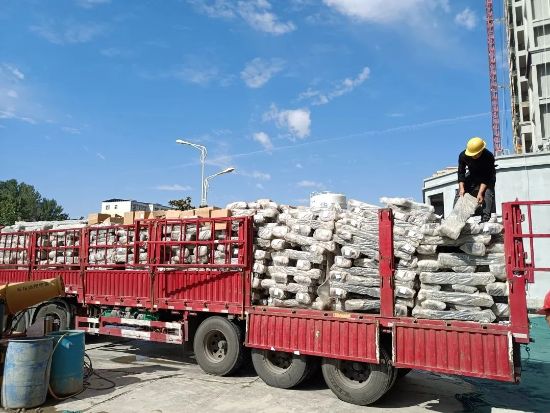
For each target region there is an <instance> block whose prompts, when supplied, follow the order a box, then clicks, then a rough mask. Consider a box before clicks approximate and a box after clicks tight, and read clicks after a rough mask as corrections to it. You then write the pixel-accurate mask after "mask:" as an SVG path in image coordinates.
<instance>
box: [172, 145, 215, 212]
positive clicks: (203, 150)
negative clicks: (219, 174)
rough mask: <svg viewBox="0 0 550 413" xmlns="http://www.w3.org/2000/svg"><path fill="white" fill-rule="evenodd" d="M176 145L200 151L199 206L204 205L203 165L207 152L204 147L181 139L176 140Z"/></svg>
mask: <svg viewBox="0 0 550 413" xmlns="http://www.w3.org/2000/svg"><path fill="white" fill-rule="evenodd" d="M176 143H179V144H180V145H188V146H192V147H193V148H195V149H198V150H199V151H201V158H200V161H201V205H206V188H205V186H204V185H205V181H206V180H205V179H204V164H205V163H206V155H207V154H208V151H207V150H206V146H203V145H199V144H197V143H193V142H188V141H184V140H182V139H177V140H176Z"/></svg>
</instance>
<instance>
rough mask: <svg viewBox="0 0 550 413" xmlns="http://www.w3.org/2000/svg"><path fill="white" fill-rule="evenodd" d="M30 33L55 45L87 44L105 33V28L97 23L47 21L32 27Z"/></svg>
mask: <svg viewBox="0 0 550 413" xmlns="http://www.w3.org/2000/svg"><path fill="white" fill-rule="evenodd" d="M29 29H30V31H31V32H33V33H35V34H37V35H38V36H40V37H42V38H44V39H46V40H47V41H49V42H50V43H53V44H57V45H66V44H77V43H87V42H90V41H91V40H93V39H94V38H96V37H98V36H100V35H102V34H103V33H104V32H105V27H104V26H103V25H100V24H97V23H78V22H75V21H72V20H70V21H65V22H59V21H54V20H49V21H47V22H44V23H42V24H38V25H32V26H30V27H29Z"/></svg>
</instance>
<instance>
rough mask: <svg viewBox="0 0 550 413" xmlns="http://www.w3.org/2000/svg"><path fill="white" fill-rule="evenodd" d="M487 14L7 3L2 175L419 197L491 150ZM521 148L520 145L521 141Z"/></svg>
mask: <svg viewBox="0 0 550 413" xmlns="http://www.w3.org/2000/svg"><path fill="white" fill-rule="evenodd" d="M482 3H483V2H480V1H475V0H471V1H470V0H454V1H449V0H407V1H403V0H364V1H363V0H323V1H322V0H317V1H314V0H287V1H275V0H250V1H230V0H215V1H213V0H211V1H199V0H189V1H186V0H180V1H169V0H166V1H122V0H111V1H110V0H73V1H69V0H67V1H38V0H36V1H15V0H14V1H6V0H3V1H0V50H2V53H1V54H0V145H1V151H2V157H1V161H0V162H1V163H0V179H1V180H4V179H10V178H16V179H18V180H22V181H25V182H27V183H30V184H32V185H35V186H36V188H37V189H38V190H39V191H40V192H41V193H42V194H43V195H44V196H47V197H53V198H55V199H57V200H58V201H59V202H60V203H61V204H62V205H63V206H64V207H65V209H66V211H68V212H69V213H70V214H71V215H72V216H79V215H85V214H87V213H88V212H92V211H95V210H97V209H98V208H99V205H100V201H101V200H102V199H107V198H111V197H121V198H132V199H138V200H143V201H155V202H161V203H166V202H167V201H168V200H169V199H174V198H179V197H183V196H186V195H191V196H192V197H193V199H194V200H195V201H196V202H197V203H198V200H199V191H200V168H199V165H198V155H199V153H198V151H196V150H194V149H193V148H188V147H184V146H181V145H176V144H175V140H176V139H178V138H183V139H186V140H190V141H194V142H197V143H201V144H203V145H206V146H207V147H208V150H209V157H208V159H209V161H208V166H207V172H208V173H209V174H212V173H215V172H217V171H219V170H220V169H222V168H225V167H228V166H234V167H236V168H237V173H236V174H232V175H226V176H222V177H218V178H216V179H215V180H213V181H212V184H211V188H210V194H209V201H210V202H209V203H210V204H216V205H225V204H226V203H227V202H229V201H232V200H241V199H245V200H252V199H256V198H264V197H269V198H272V199H274V200H277V201H279V202H285V203H291V204H298V203H303V202H304V199H307V197H308V196H309V193H310V192H311V191H318V190H333V191H338V192H343V193H346V194H348V195H349V196H350V197H355V198H359V199H362V200H367V201H371V202H376V201H377V199H378V198H379V197H380V196H384V195H392V196H408V197H414V198H416V199H419V198H420V196H421V188H422V179H423V178H424V177H427V176H429V175H431V174H432V173H433V172H434V171H435V170H437V169H441V168H444V167H446V166H449V165H454V164H455V163H456V159H457V156H458V153H459V151H460V150H462V148H463V146H464V144H465V142H466V140H467V139H468V138H469V137H471V136H474V135H480V136H483V137H485V138H487V140H490V136H491V135H490V134H491V125H490V115H489V111H490V102H489V92H488V69H487V46H486V35H485V27H484V20H483V17H484V8H483V4H482ZM505 143H506V142H505Z"/></svg>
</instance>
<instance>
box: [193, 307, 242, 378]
mask: <svg viewBox="0 0 550 413" xmlns="http://www.w3.org/2000/svg"><path fill="white" fill-rule="evenodd" d="M193 351H194V352H195V358H196V360H197V363H198V364H199V366H200V368H201V369H203V370H204V371H205V372H206V373H208V374H214V375H216V376H227V375H229V374H231V373H233V372H235V371H236V370H238V369H239V367H240V366H241V364H242V362H243V356H244V346H243V340H242V332H241V330H240V329H239V327H238V326H237V325H235V324H234V323H232V322H231V321H229V320H228V319H226V318H223V317H209V318H207V319H206V320H204V321H203V322H202V323H201V325H200V326H199V328H198V329H197V333H196V334H195V339H194V341H193Z"/></svg>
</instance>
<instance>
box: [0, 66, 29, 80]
mask: <svg viewBox="0 0 550 413" xmlns="http://www.w3.org/2000/svg"><path fill="white" fill-rule="evenodd" d="M2 67H3V68H4V70H5V71H7V72H8V73H9V74H11V76H12V77H13V78H14V79H16V80H23V79H25V75H24V74H23V72H21V70H19V69H18V68H17V67H15V66H14V65H10V64H8V63H4V64H3V65H2ZM0 70H1V68H0Z"/></svg>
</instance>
